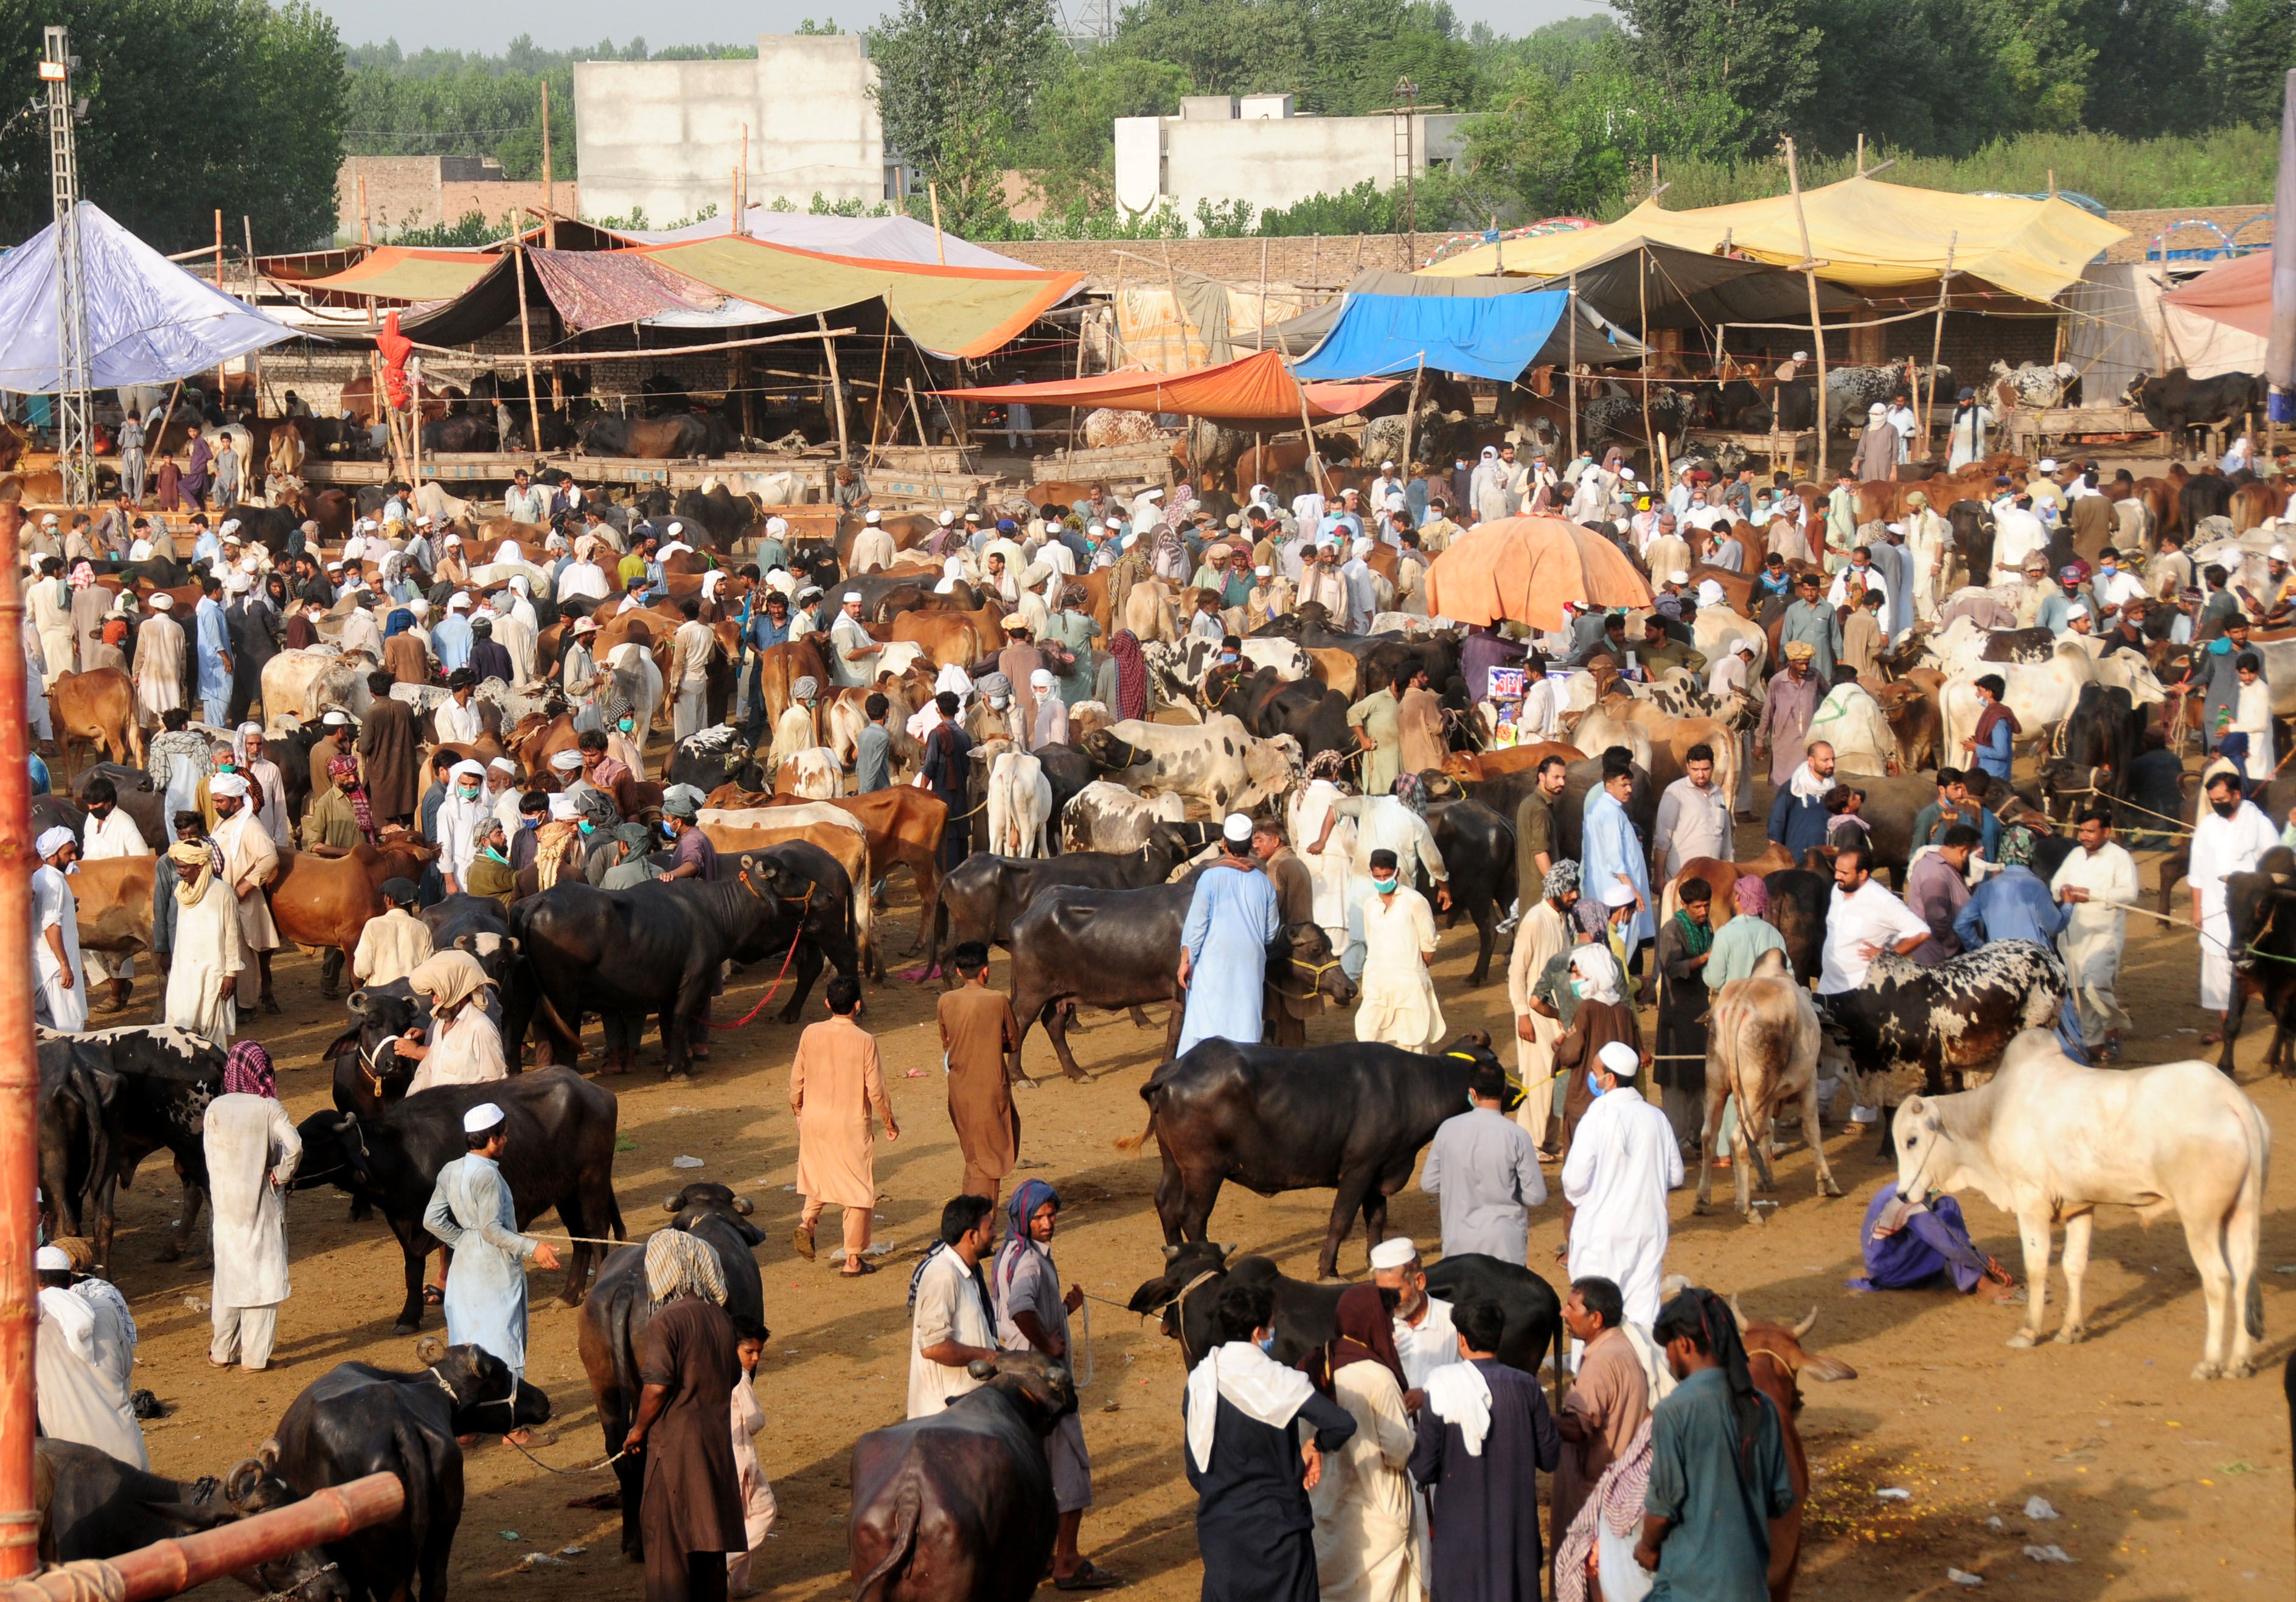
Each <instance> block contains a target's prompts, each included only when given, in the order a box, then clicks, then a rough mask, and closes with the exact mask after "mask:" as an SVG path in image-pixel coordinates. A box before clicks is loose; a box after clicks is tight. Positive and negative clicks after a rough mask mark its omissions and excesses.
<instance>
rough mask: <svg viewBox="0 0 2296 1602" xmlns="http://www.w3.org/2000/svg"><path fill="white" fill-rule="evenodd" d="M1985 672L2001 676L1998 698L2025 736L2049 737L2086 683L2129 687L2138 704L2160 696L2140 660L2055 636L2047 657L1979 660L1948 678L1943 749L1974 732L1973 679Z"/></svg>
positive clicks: (1956, 746) (1941, 701)
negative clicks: (2094, 651) (1995, 662)
mask: <svg viewBox="0 0 2296 1602" xmlns="http://www.w3.org/2000/svg"><path fill="white" fill-rule="evenodd" d="M1989 673H1990V674H1998V675H1999V676H2000V678H2001V680H2002V682H2003V685H2004V687H2005V689H2006V690H2007V691H2008V693H2007V694H2006V695H2005V696H2003V697H2002V698H2001V699H2002V704H2003V705H2005V706H2006V707H2008V708H2009V709H2010V711H2012V712H2013V713H2015V714H2016V715H2017V723H2018V725H2019V728H2020V731H2021V738H2022V739H2025V740H2047V739H2049V738H2050V737H2051V731H2052V730H2054V727H2055V726H2056V725H2057V724H2059V723H2062V722H2063V721H2064V720H2065V719H2066V718H2068V717H2070V716H2071V715H2072V713H2073V709H2074V707H2076V706H2077V705H2078V704H2079V699H2080V692H2081V689H2082V687H2083V686H2084V685H2087V684H2103V685H2107V686H2114V687H2118V688H2120V689H2124V690H2127V691H2128V692H2129V699H2130V700H2131V701H2133V702H2134V703H2135V704H2136V705H2137V706H2140V707H2153V706H2157V705H2159V704H2160V702H2161V700H2162V699H2163V696H2164V692H2163V691H2162V690H2161V682H2160V680H2158V679H2156V678H2154V677H2153V672H2152V669H2151V668H2149V667H2147V666H2144V664H2143V663H2140V662H2137V661H2136V659H2135V658H2131V657H2130V656H2128V654H2127V653H2125V652H2120V651H2116V652H2114V653H2113V654H2112V655H2111V656H2109V657H2105V658H2102V659H2100V658H2096V657H2094V656H2092V655H2090V654H2089V650H2088V648H2087V646H2085V645H2082V644H2079V643H2078V642H2076V641H2075V640H2074V639H2073V637H2071V636H2067V637H2066V638H2064V639H2062V640H2060V641H2058V642H2057V646H2056V651H2055V654H2054V655H2053V656H2051V657H2050V658H2048V659H2047V660H2046V661H2044V662H2037V663H2031V664H2026V663H2015V662H2012V663H2004V664H2001V665H1999V666H1990V665H1981V666H1979V667H1976V668H1968V669H1964V670H1963V671H1962V672H1960V673H1957V674H1955V675H1954V676H1953V677H1952V678H1950V679H1948V681H1947V682H1946V683H1945V686H1944V688H1943V689H1941V690H1939V692H1938V712H1939V717H1940V719H1941V721H1942V723H1943V726H1944V732H1945V737H1944V743H1945V748H1946V749H1947V750H1948V751H1959V750H1961V749H1963V746H1962V741H1964V740H1974V739H1975V738H1976V736H1977V720H1978V717H1979V715H1980V713H1981V711H1982V710H1983V707H1982V705H1981V703H1980V702H1979V700H1978V699H1977V690H1976V684H1977V681H1978V680H1979V679H1980V678H1981V677H1983V676H1984V675H1985V674H1989Z"/></svg>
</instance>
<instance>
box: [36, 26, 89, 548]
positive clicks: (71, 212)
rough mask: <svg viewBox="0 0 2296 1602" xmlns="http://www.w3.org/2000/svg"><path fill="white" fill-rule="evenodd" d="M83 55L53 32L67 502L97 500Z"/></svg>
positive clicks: (60, 458) (61, 441) (51, 101)
mask: <svg viewBox="0 0 2296 1602" xmlns="http://www.w3.org/2000/svg"><path fill="white" fill-rule="evenodd" d="M78 66H79V58H78V56H76V55H73V54H72V53H71V45H70V39H69V38H68V37H66V33H65V30H64V29H61V28H51V29H48V30H47V46H46V49H45V51H44V52H43V53H42V55H41V57H40V81H41V82H42V83H43V84H45V85H46V86H47V90H48V163H49V168H50V176H51V179H52V181H53V191H54V200H55V223H56V469H57V471H58V472H59V473H60V474H61V476H62V478H63V492H64V504H65V505H67V506H85V505H87V504H88V503H90V502H92V501H94V498H95V465H94V460H93V454H94V429H92V428H91V426H90V424H89V421H88V408H89V402H90V398H91V397H90V396H89V394H88V391H89V390H90V389H91V388H94V377H93V374H92V372H91V369H90V364H89V356H88V348H87V282H86V271H85V266H84V264H83V262H82V261H81V258H80V249H79V159H78V154H77V151H76V147H75V141H74V127H75V125H76V124H77V123H78V120H79V117H80V114H81V112H82V110H84V108H85V107H86V102H85V101H78V100H75V99H74V97H73V94H72V82H71V79H72V74H73V72H74V71H76V70H77V69H78Z"/></svg>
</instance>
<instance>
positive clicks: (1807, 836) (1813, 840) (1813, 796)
mask: <svg viewBox="0 0 2296 1602" xmlns="http://www.w3.org/2000/svg"><path fill="white" fill-rule="evenodd" d="M1833 789H1834V782H1833V746H1832V745H1831V744H1829V743H1828V742H1827V741H1825V740H1811V741H1810V742H1809V746H1808V756H1804V757H1803V759H1802V761H1801V764H1800V766H1798V767H1796V768H1794V769H1793V770H1792V772H1789V773H1788V774H1787V775H1786V777H1785V778H1784V780H1782V781H1779V784H1778V793H1777V798H1776V799H1775V800H1774V801H1772V802H1771V803H1770V820H1769V830H1768V833H1769V838H1771V839H1772V840H1773V841H1775V843H1776V844H1778V845H1781V846H1784V847H1785V848H1786V849H1787V850H1788V851H1789V852H1791V853H1792V854H1793V859H1794V861H1796V862H1800V861H1801V860H1802V858H1803V854H1804V853H1806V852H1808V850H1809V849H1810V848H1811V847H1812V846H1823V845H1825V843H1826V835H1827V832H1828V830H1830V829H1831V828H1832V827H1833V814H1832V813H1829V812H1827V811H1826V809H1825V797H1827V796H1828V795H1829V794H1831V793H1832V792H1833Z"/></svg>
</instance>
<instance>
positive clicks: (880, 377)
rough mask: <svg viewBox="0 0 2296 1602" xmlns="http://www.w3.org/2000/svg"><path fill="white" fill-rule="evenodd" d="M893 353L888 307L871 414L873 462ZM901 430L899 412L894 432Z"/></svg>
mask: <svg viewBox="0 0 2296 1602" xmlns="http://www.w3.org/2000/svg"><path fill="white" fill-rule="evenodd" d="M892 355H893V308H892V307H885V342H884V344H882V345H881V346H880V347H878V350H877V407H876V410H875V411H873V413H870V414H869V460H870V461H871V462H875V461H876V460H877V440H878V437H879V430H880V429H881V427H882V426H883V424H884V421H885V366H886V364H887V363H888V362H890V360H891V359H892ZM900 431H901V420H900V417H899V415H898V413H897V414H896V415H895V416H894V418H893V432H894V433H895V434H898V433H899V432H900Z"/></svg>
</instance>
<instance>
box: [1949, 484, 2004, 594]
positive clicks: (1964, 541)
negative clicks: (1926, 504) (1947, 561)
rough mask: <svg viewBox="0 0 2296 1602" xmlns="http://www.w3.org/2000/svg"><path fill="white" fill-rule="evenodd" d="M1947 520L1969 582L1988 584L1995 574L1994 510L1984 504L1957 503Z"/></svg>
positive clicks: (1974, 502) (1950, 510) (1950, 508)
mask: <svg viewBox="0 0 2296 1602" xmlns="http://www.w3.org/2000/svg"><path fill="white" fill-rule="evenodd" d="M1945 520H1946V523H1947V526H1948V527H1950V528H1951V529H1952V530H1953V543H1954V546H1955V548H1956V550H1958V551H1959V552H1961V563H1962V567H1963V568H1964V570H1965V571H1966V572H1967V574H1968V575H1969V582H1970V583H1971V584H1985V583H1986V582H1987V581H1988V580H1989V578H1990V577H1991V576H1992V573H1993V509H1992V508H1991V507H1990V506H1989V505H1987V504H1986V503H1984V502H1982V501H1956V502H1955V503H1953V504H1952V505H1950V506H1948V507H1947V508H1946V509H1945Z"/></svg>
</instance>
